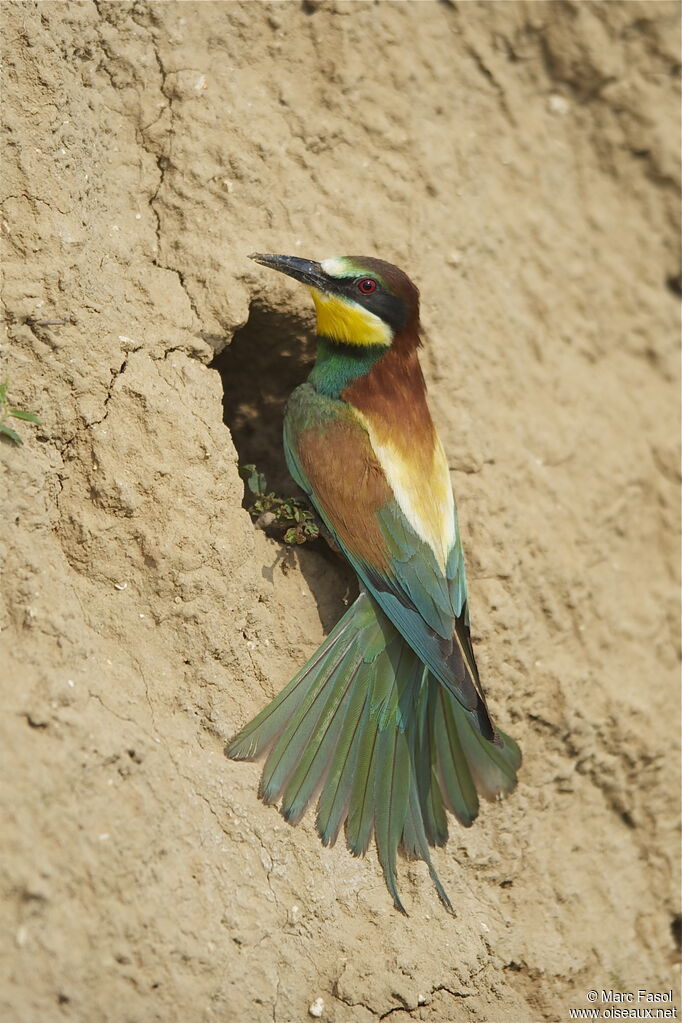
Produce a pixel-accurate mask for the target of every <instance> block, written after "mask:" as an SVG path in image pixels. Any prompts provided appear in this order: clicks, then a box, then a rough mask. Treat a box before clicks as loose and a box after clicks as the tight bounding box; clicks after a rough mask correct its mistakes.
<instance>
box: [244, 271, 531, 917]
mask: <svg viewBox="0 0 682 1023" xmlns="http://www.w3.org/2000/svg"><path fill="white" fill-rule="evenodd" d="M251 258H252V259H254V260H255V261H256V262H257V263H261V264H262V265H263V266H268V267H271V268H272V269H274V270H279V271H281V272H282V273H285V274H288V275H289V276H290V277H293V278H294V279H295V280H298V281H302V282H303V283H304V284H306V285H307V286H308V287H309V288H310V291H311V292H312V297H313V301H314V303H315V307H316V310H317V359H316V362H315V365H314V367H313V370H312V372H311V373H310V376H309V377H308V380H307V381H306V383H304V384H301V386H300V387H297V388H296V390H295V391H294V392H293V394H292V395H291V397H290V399H289V402H288V404H287V409H286V414H285V417H284V451H285V454H286V460H287V465H288V467H289V471H290V472H291V475H292V476H293V478H294V480H295V481H296V483H297V484H298V485H299V486H300V487H301V488H302V489H303V490H304V491H305V493H306V494H307V495H308V498H309V499H310V501H311V503H312V505H313V506H314V508H315V509H316V511H317V513H318V514H319V516H320V518H321V520H322V522H323V523H324V526H325V527H326V529H327V530H328V532H329V533H330V534H331V537H332V538H333V540H334V541H335V542H336V544H337V545H338V547H339V548H340V549H341V551H342V552H343V554H344V555H345V556H346V558H347V559H348V561H349V562H350V564H351V565H352V566H353V568H354V570H355V572H356V573H357V575H358V578H359V581H360V589H361V592H360V596H359V597H358V598H357V600H356V601H355V603H354V604H353V605H352V606H351V607H350V608H349V609H348V611H346V613H345V614H344V616H343V618H342V619H341V621H340V622H339V623H338V625H336V627H335V628H334V629H333V630H332V632H331V633H330V634H329V636H328V637H327V639H326V640H325V641H324V643H323V644H322V646H321V647H320V648H319V650H318V651H317V652H316V653H315V654H314V656H313V657H312V658H311V659H310V660H309V661H308V663H307V664H306V665H305V667H304V668H303V669H302V670H301V671H300V672H299V674H298V675H296V677H295V678H294V679H292V681H291V682H290V683H289V685H288V686H286V688H285V689H283V690H282V692H281V693H280V694H279V696H277V697H276V698H275V699H274V700H273V701H272V703H270V704H269V705H268V706H267V707H265V709H264V710H262V711H261V713H260V714H259V715H258V716H257V717H256V718H254V720H253V721H251V722H250V724H248V725H246V726H245V728H243V729H242V731H241V732H240V733H239V734H238V735H237V736H236V737H235V738H234V739H233V740H232V741H231V743H230V744H229V746H228V749H227V754H228V756H230V757H232V758H234V759H235V760H255V759H257V758H258V757H260V756H262V755H264V754H267V760H266V763H265V767H264V769H263V774H262V777H261V782H260V788H259V796H260V797H261V799H263V801H264V802H265V803H276V802H278V801H279V800H281V805H280V812H281V813H282V815H283V817H284V818H285V819H286V820H287V821H289V822H290V823H291V824H296V823H298V821H299V820H300V819H301V817H302V816H303V814H304V812H305V810H306V808H307V807H308V806H309V805H310V803H311V802H312V801H313V800H314V799H316V798H318V797H319V799H318V803H317V831H318V834H319V835H320V838H321V839H322V842H323V843H324V844H325V845H333V844H334V842H335V841H336V839H337V837H338V835H339V832H340V830H341V827H342V826H345V833H346V842H347V845H348V848H349V849H350V851H351V852H352V853H353V855H355V856H360V855H362V854H363V853H365V852H366V850H367V848H368V846H369V843H370V841H371V838H372V833H374V838H375V841H376V846H377V852H378V856H379V861H380V863H381V866H382V869H383V872H384V878H385V880H386V885H387V887H388V889H389V891H390V893H391V895H392V896H393V902H394V905H395V906H396V908H397V909H399V910H400V911H401V912H403V913H404V912H405V910H404V908H403V905H402V903H401V901H400V898H399V896H398V890H397V886H396V857H397V853H398V850H399V849H400V850H402V852H403V853H404V854H405V855H406V856H407V857H408V858H410V859H422V860H424V861H425V863H426V864H427V866H428V869H429V872H430V874H431V878H432V879H433V882H434V884H435V886H436V889H437V891H438V894H439V896H440V898H441V900H442V902H443V903H444V905H445V906H446V907H447V908H448V909H450V910H451V909H452V906H451V903H450V900H449V899H448V896H447V894H446V893H445V890H444V889H443V886H442V884H441V882H440V880H439V878H438V875H437V874H436V871H435V870H434V867H433V864H432V862H431V856H430V854H429V846H430V845H431V846H442V845H444V844H445V842H446V841H447V837H448V821H447V815H446V810H449V811H450V812H451V813H453V814H454V815H455V817H456V818H457V819H458V820H459V821H460V823H462V824H464V825H465V826H468V825H470V824H471V823H472V822H473V820H474V818H475V817H476V815H477V813H478V794H480V795H482V796H483V797H485V798H486V799H494V798H496V797H498V796H501V795H502V794H503V793H507V792H510V791H511V790H512V789H513V788H514V786H515V784H516V771H517V768H518V767H519V765H520V763H521V754H520V752H519V748H518V746H517V745H516V743H515V742H514V740H513V739H511V738H509V737H508V736H507V735H505V734H504V733H503V732H501V731H499V730H498V729H496V728H495V726H494V725H493V723H492V721H491V718H490V714H489V712H488V708H487V706H486V702H485V697H484V695H483V689H482V687H481V682H480V679H479V674H478V669H477V667H476V659H475V657H474V651H473V648H472V645H471V636H470V631H469V611H468V606H467V586H466V575H465V568H464V555H463V551H462V544H461V540H460V535H459V529H458V526H457V515H456V511H455V504H454V498H453V494H452V487H451V483H450V475H449V472H448V464H447V461H446V458H445V453H444V451H443V446H442V444H441V442H440V439H439V437H438V434H437V433H436V429H435V427H434V425H433V422H432V420H431V415H430V413H429V409H428V406H427V403H426V384H425V382H424V377H423V375H422V371H421V367H420V365H419V360H418V357H417V351H418V349H419V347H420V345H421V340H420V333H419V292H418V290H417V288H416V287H415V285H414V284H413V283H412V281H411V280H410V279H409V278H408V277H407V276H406V275H405V274H404V273H403V272H402V271H401V270H399V269H398V268H397V267H395V266H392V265H391V264H390V263H385V262H384V261H383V260H380V259H371V258H366V257H358V256H346V257H343V258H336V259H326V260H324V261H323V262H321V263H315V262H313V261H311V260H309V259H299V258H298V257H296V256H274V255H261V254H254V255H253V256H252V257H251Z"/></svg>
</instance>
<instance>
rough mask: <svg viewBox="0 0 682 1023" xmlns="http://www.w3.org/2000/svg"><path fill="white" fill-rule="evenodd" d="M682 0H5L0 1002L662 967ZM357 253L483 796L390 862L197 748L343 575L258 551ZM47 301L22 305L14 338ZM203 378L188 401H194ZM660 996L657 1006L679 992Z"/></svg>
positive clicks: (492, 992) (491, 1017)
mask: <svg viewBox="0 0 682 1023" xmlns="http://www.w3.org/2000/svg"><path fill="white" fill-rule="evenodd" d="M678 13H679V6H678V5H677V4H673V3H666V2H661V3H658V2H650V3H648V2H647V3H595V4H587V3H573V2H565V3H556V4H544V3H528V4H526V3H498V4H494V3H482V4H478V3H459V2H458V3H454V2H449V3H445V2H443V3H438V2H433V3H430V2H408V3H387V2H379V3H372V2H363V3H344V2H341V0H338V2H337V0H331V2H324V0H323V2H315V0H306V2H304V3H298V2H294V0H291V2H286V3H277V4H268V3H256V2H254V3H218V4H213V3H194V4H184V3H159V4H148V3H130V4H129V3H105V2H93V3H80V2H73V3H45V4H35V3H13V4H4V5H3V7H2V20H3V28H2V37H3V48H4V72H3V74H4V78H3V96H2V102H3V116H4V121H5V143H6V148H5V158H4V164H3V172H2V196H1V198H2V216H3V229H4V246H5V249H4V251H5V257H4V272H5V280H4V285H3V292H2V302H3V310H4V314H5V318H6V326H7V333H6V335H5V339H4V341H3V343H2V349H1V351H0V354H1V356H2V374H3V375H7V377H8V378H9V386H10V398H11V400H12V401H13V403H14V404H15V405H17V406H20V407H21V408H24V409H29V410H31V411H35V412H37V413H38V414H39V415H40V417H41V420H42V425H41V426H39V427H34V426H32V425H31V424H29V423H18V422H16V421H14V425H16V426H17V427H18V429H19V430H20V432H21V434H22V436H23V437H24V439H25V444H24V446H23V447H17V446H15V445H12V444H11V443H9V442H3V443H2V444H0V460H1V464H2V472H3V477H2V486H1V490H0V493H1V500H2V512H1V517H0V542H1V547H0V551H1V560H0V568H1V572H2V585H1V589H0V630H1V632H0V650H1V652H0V666H1V671H0V684H1V691H2V704H3V713H2V726H1V727H2V770H1V773H0V779H1V782H0V784H1V787H2V793H3V794H2V825H1V828H0V830H1V833H2V835H1V842H2V860H1V867H0V899H1V904H2V926H1V927H0V943H1V944H2V951H1V954H0V962H1V963H2V966H1V969H2V972H3V979H2V984H1V986H0V1003H1V1008H0V1017H1V1018H2V1019H3V1020H6V1021H10V1020H12V1021H16V1023H51V1021H53V1020H58V1021H61V1020H64V1021H79V1023H81V1021H87V1023H97V1021H112V1023H122V1021H126V1023H149V1021H164V1023H165V1021H174V1020H181V1021H201V1023H214V1021H229V1023H231V1021H242V1020H243V1021H253V1023H265V1021H275V1023H288V1021H301V1020H305V1019H308V1018H310V1017H309V1016H308V1011H309V1007H310V1006H311V1005H312V1004H313V1003H315V1002H316V1001H317V1000H318V999H321V1000H322V1003H323V1004H322V1005H320V1003H319V1002H317V1006H316V1011H319V1012H320V1016H319V1017H318V1018H321V1019H323V1020H330V1021H335V1023H351V1021H352V1023H370V1021H372V1020H375V1019H380V1018H390V1020H391V1021H392V1023H401V1021H404V1020H407V1019H408V1018H409V1019H414V1020H422V1021H425V1023H426V1021H428V1023H438V1021H447V1023H451V1021H462V1023H464V1021H489V1023H499V1021H518V1023H529V1021H542V1020H544V1021H558V1020H565V1019H568V1012H569V1009H570V1008H571V1007H579V1008H582V1007H585V1006H587V1005H588V1004H589V1003H588V1002H587V1001H586V993H587V991H588V990H589V989H592V988H595V989H607V990H609V989H612V990H615V991H624V992H627V991H631V990H636V989H638V988H646V989H649V990H651V991H668V990H669V989H671V988H672V989H674V997H675V998H677V993H678V988H677V986H676V985H677V981H676V974H675V964H676V951H675V940H676V936H677V938H678V939H679V927H680V922H679V916H678V913H679V907H678V903H677V891H678V881H679V878H678V871H677V841H678V834H677V819H678V784H679V776H678V770H677V763H678V751H677V730H678V727H677V722H678V702H677V678H678V665H679V650H678V641H677V635H678V633H677V619H678V611H679V607H678V603H677V581H676V573H677V564H678V548H677V525H678V520H677V485H678V482H679V475H678V457H677V456H678V452H677V436H678V425H679V420H678V407H677V395H678V378H677V371H678V363H677V343H678V330H679V314H678V300H679V289H680V278H679V273H680V264H679V253H678V251H677V247H676V246H677V223H678V220H677V217H678V193H677V182H678V176H679V166H678V159H679V130H678V112H679V91H678V85H677V78H676V75H677V72H678V70H679V45H678V38H679V26H678V23H677V18H678ZM253 250H260V251H266V252H268V251H270V252H284V253H290V254H294V255H296V254H298V255H306V256H310V257H312V258H323V257H325V256H329V255H340V254H345V253H349V252H350V253H357V252H360V253H363V252H364V253H367V254H374V255H379V256H382V257H384V258H387V259H389V260H391V261H393V262H396V263H398V264H399V265H402V266H403V267H405V269H407V270H408V271H409V272H410V274H411V275H412V276H413V277H414V278H415V280H416V281H417V282H418V284H419V285H420V287H421V291H422V299H423V314H424V315H423V321H424V335H425V349H424V356H423V361H424V366H425V372H426V374H427V377H428V382H429V387H430V394H431V400H432V406H433V411H434V416H435V418H436V420H437V423H438V426H439V429H440V431H441V433H442V436H443V439H444V442H445V446H446V449H447V451H448V455H449V459H450V467H451V470H452V480H453V484H454V486H455V489H456V491H457V495H458V501H459V507H460V517H461V523H462V530H463V534H464V545H465V549H466V553H467V558H468V562H469V566H470V577H471V604H472V611H473V620H474V633H475V642H476V649H477V651H478V656H479V661H480V664H481V668H482V672H483V676H484V679H485V681H486V687H487V691H488V693H489V698H490V702H491V706H492V709H493V710H494V713H495V716H496V718H497V720H498V721H499V723H500V725H501V726H502V727H503V728H505V729H506V730H508V731H510V732H512V733H513V734H514V735H515V737H516V738H517V739H518V740H519V742H520V743H521V745H522V748H523V752H524V758H525V759H524V766H523V769H522V772H521V777H520V785H519V788H518V790H517V792H516V793H515V794H514V795H513V797H512V798H510V799H509V800H507V801H505V802H504V803H501V804H498V805H493V806H489V805H486V806H484V807H483V810H482V813H481V816H480V819H479V821H478V822H477V823H476V825H475V826H474V827H473V828H472V829H470V830H467V831H465V830H463V829H461V828H457V827H454V828H453V829H452V835H451V840H450V842H449V844H448V846H447V847H446V848H445V849H443V850H438V851H437V852H436V854H435V862H436V866H437V869H438V871H439V872H440V875H441V877H442V879H443V881H444V883H445V885H446V887H447V888H448V891H449V893H450V895H451V897H452V899H453V902H454V904H455V907H456V913H457V915H456V917H455V918H451V917H449V916H447V915H446V914H445V913H444V912H443V910H442V908H441V906H440V905H439V903H438V901H437V899H436V897H435V893H434V891H433V889H432V887H431V885H430V882H429V878H428V875H427V872H426V869H425V867H424V865H423V864H421V863H418V864H415V865H410V864H403V865H401V868H400V879H401V886H402V891H403V894H404V898H405V901H406V904H407V907H408V910H409V914H410V915H409V917H407V918H402V917H400V916H398V914H397V913H396V912H395V911H394V910H393V909H392V907H391V903H390V899H389V897H388V895H387V893H386V890H385V888H384V885H383V882H382V879H381V873H380V869H379V867H378V864H377V862H376V858H375V855H374V853H373V852H372V853H371V854H370V855H369V856H368V857H367V858H366V859H365V860H355V859H353V858H352V857H351V856H350V855H349V854H348V853H347V852H346V851H345V849H344V848H343V847H342V845H341V843H339V845H338V846H337V847H336V848H334V849H332V850H325V849H323V848H322V847H321V845H320V843H319V842H318V840H317V838H316V836H315V833H314V826H313V824H312V823H311V822H310V820H306V821H304V823H303V824H302V825H301V826H300V827H298V828H296V829H293V828H290V827H289V826H288V825H286V824H285V823H284V822H283V821H282V820H281V818H280V817H279V815H278V814H277V813H276V811H275V810H274V809H271V808H266V807H264V806H262V805H261V804H260V803H259V802H258V801H257V798H256V794H255V790H256V783H257V777H258V768H257V766H254V765H244V764H234V763H230V762H228V761H227V760H226V759H225V757H224V755H223V748H224V745H225V741H226V739H227V738H228V737H229V736H230V735H232V734H233V733H234V731H235V730H236V729H237V728H238V727H239V726H241V725H242V724H243V723H244V722H245V721H246V720H247V718H248V717H250V716H251V715H252V714H253V713H254V712H255V711H256V710H257V709H258V708H260V707H261V706H262V705H263V704H264V703H265V701H266V700H267V699H268V698H269V697H270V696H271V695H272V694H273V693H275V692H276V691H277V690H278V689H279V688H281V686H282V685H283V684H284V683H285V682H286V681H287V680H288V679H289V678H290V677H291V675H292V674H293V673H294V671H295V670H296V668H297V667H298V666H300V665H301V664H302V663H303V661H304V660H305V658H306V657H307V656H309V655H310V653H311V652H312V651H313V649H314V648H315V646H316V645H317V643H318V642H319V641H320V640H321V639H322V637H323V636H324V635H325V633H326V632H328V630H329V628H330V627H331V625H332V624H333V622H334V621H335V620H336V619H337V618H338V617H339V615H340V614H341V612H342V610H343V608H344V606H345V602H347V600H348V599H349V597H350V596H352V593H353V587H354V582H353V580H352V578H351V577H350V575H349V573H348V571H347V570H346V569H345V568H344V567H343V566H342V565H341V564H340V563H339V562H338V561H337V560H336V559H335V558H334V557H333V556H332V555H331V554H330V553H328V552H326V551H325V550H324V549H323V548H322V547H321V546H314V545H313V546H311V547H310V548H309V549H307V548H304V549H301V550H296V551H293V552H288V553H287V552H286V551H285V549H284V548H283V547H282V545H281V544H280V543H278V542H277V541H276V540H275V539H273V538H271V537H268V536H266V535H265V534H264V533H263V532H262V531H261V530H257V529H255V528H254V525H253V524H252V521H251V519H250V517H249V515H248V513H247V512H246V511H245V510H244V509H243V507H242V501H243V484H242V481H241V479H240V477H239V475H238V471H237V466H238V464H239V463H242V464H243V463H246V462H252V461H256V462H257V463H258V465H259V468H261V469H262V470H263V471H264V472H265V473H266V474H267V475H268V478H269V480H270V481H271V482H272V483H273V485H276V486H277V487H278V489H280V490H286V488H287V487H289V488H290V487H291V484H290V483H289V482H287V477H286V471H285V468H284V464H283V458H282V454H281V449H280V440H279V434H280V428H281V417H282V409H283V403H284V400H285V398H286V395H287V393H288V392H289V391H290V390H291V388H292V387H293V386H294V385H295V384H296V383H297V382H298V381H300V380H301V379H302V378H303V377H304V376H305V374H306V372H307V367H308V366H309V363H310V360H311V358H312V347H311V343H310V340H309V339H308V336H309V332H310V330H311V327H312V316H311V309H310V308H309V299H308V298H307V296H306V295H305V293H304V291H303V289H298V288H297V287H296V286H295V285H294V284H293V283H292V282H290V281H288V280H286V279H285V278H281V279H280V278H278V277H277V276H276V275H274V274H271V273H269V272H267V271H265V270H263V269H262V268H260V267H257V266H255V265H254V264H253V263H250V262H249V261H248V259H247V258H246V257H247V254H248V253H249V252H251V251H253ZM55 321H57V322H55ZM223 398H224V405H223ZM677 1005H678V1008H682V1006H680V1003H679V1000H678V1001H677Z"/></svg>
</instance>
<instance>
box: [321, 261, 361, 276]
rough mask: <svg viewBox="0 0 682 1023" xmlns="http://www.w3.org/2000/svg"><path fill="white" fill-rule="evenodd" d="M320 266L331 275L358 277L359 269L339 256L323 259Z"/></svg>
mask: <svg viewBox="0 0 682 1023" xmlns="http://www.w3.org/2000/svg"><path fill="white" fill-rule="evenodd" d="M320 266H321V267H322V269H323V270H324V272H325V273H326V274H329V276H330V277H357V275H358V271H357V270H356V269H355V268H354V267H352V266H350V265H349V264H348V261H347V260H345V259H340V258H339V257H338V256H336V257H334V258H333V259H323V260H322V262H321V263H320Z"/></svg>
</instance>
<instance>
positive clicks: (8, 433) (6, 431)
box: [0, 423, 24, 444]
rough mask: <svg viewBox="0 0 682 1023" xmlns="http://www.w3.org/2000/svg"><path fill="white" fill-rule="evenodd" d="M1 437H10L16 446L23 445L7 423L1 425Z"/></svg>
mask: <svg viewBox="0 0 682 1023" xmlns="http://www.w3.org/2000/svg"><path fill="white" fill-rule="evenodd" d="M0 436H4V437H9V439H10V440H13V441H14V443H15V444H23V443H24V442H23V440H22V439H21V437H20V436H19V434H18V433H17V432H16V430H13V429H12V427H11V426H7V424H6V423H0Z"/></svg>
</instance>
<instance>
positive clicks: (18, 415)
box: [9, 408, 40, 426]
mask: <svg viewBox="0 0 682 1023" xmlns="http://www.w3.org/2000/svg"><path fill="white" fill-rule="evenodd" d="M9 414H10V415H11V416H14V418H15V419H25V420H26V421H27V422H28V423H35V424H36V426H40V416H37V415H36V414H35V412H22V410H21V409H19V408H11V409H10V410H9Z"/></svg>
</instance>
